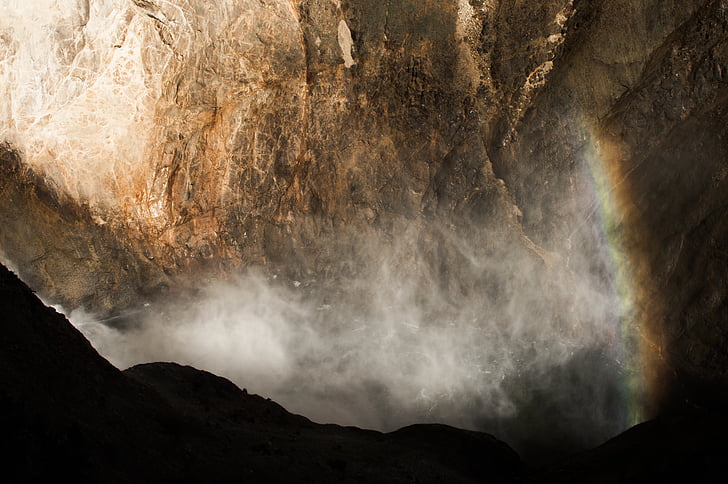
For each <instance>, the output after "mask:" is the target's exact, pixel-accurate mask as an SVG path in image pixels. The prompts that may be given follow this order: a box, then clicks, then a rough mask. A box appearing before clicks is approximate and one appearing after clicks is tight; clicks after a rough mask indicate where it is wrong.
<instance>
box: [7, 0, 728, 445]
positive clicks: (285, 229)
mask: <svg viewBox="0 0 728 484" xmlns="http://www.w3.org/2000/svg"><path fill="white" fill-rule="evenodd" d="M2 5H3V8H4V9H5V10H6V11H7V13H8V14H7V15H5V17H4V18H3V19H2V20H0V79H2V83H1V86H2V87H0V93H1V95H2V96H3V100H4V103H3V107H2V108H0V109H1V110H0V120H1V124H0V141H2V142H3V143H4V145H3V146H2V148H0V150H1V152H0V159H1V160H2V163H1V164H0V170H1V171H2V173H1V176H0V220H2V230H1V231H0V249H1V250H2V253H3V254H4V258H5V259H6V260H7V261H10V262H11V264H12V265H13V266H14V267H16V268H17V269H18V270H19V272H20V274H21V275H22V277H23V278H24V279H25V280H26V281H27V282H28V283H29V285H30V286H31V287H33V288H35V289H36V290H37V291H38V292H39V293H40V294H42V295H43V297H44V298H46V300H48V301H53V302H56V303H60V304H62V305H63V306H64V307H66V308H77V307H85V308H86V310H88V311H92V312H95V313H97V314H101V315H103V316H101V317H116V316H118V315H120V314H124V313H125V312H127V311H128V310H130V309H134V308H139V307H142V306H143V304H145V303H146V304H150V303H155V302H156V301H158V300H161V299H164V298H166V299H167V300H174V298H175V296H180V295H185V297H187V296H188V295H189V291H190V290H195V289H199V288H200V287H202V286H204V285H205V284H208V283H211V284H215V282H214V281H219V280H225V279H229V280H235V277H236V275H237V274H240V273H241V272H244V271H246V270H249V269H251V268H255V270H256V271H258V273H259V274H261V276H260V277H263V278H264V279H266V280H267V281H269V282H270V281H272V280H274V279H275V281H276V282H275V283H276V284H282V285H287V286H286V287H289V289H290V287H294V288H296V289H300V290H299V291H298V292H297V293H296V292H295V291H292V290H291V291H292V292H291V293H289V292H284V295H283V296H280V298H283V299H286V298H294V299H295V298H296V297H300V298H301V299H303V300H311V301H316V302H315V303H312V304H313V305H314V306H315V308H316V310H318V309H320V308H323V309H325V310H322V311H316V310H314V311H310V312H305V317H303V316H300V315H299V316H296V317H294V319H296V318H299V319H306V318H307V317H309V316H311V314H314V315H315V317H316V318H319V319H321V320H322V321H324V323H325V324H326V325H327V327H331V326H332V325H334V326H336V327H339V328H343V329H340V331H343V330H344V329H346V330H347V331H348V330H352V331H353V330H356V329H359V328H358V327H359V320H358V319H357V318H359V319H361V320H364V321H367V322H368V324H369V327H374V329H372V330H371V331H372V332H371V333H366V334H364V335H363V337H366V338H370V339H372V340H375V341H380V340H381V339H377V338H380V337H381V336H382V334H385V333H386V334H390V333H389V331H390V330H391V328H388V329H387V332H385V333H381V334H380V332H378V331H380V330H382V331H384V330H383V329H382V328H381V327H379V326H376V325H375V324H374V323H372V321H375V320H380V319H393V318H394V319H397V320H398V322H397V326H396V328H399V329H396V330H393V331H394V332H395V333H396V338H395V342H397V344H394V345H393V349H392V351H393V352H398V353H407V351H409V350H408V346H407V345H406V344H404V343H403V342H407V341H412V340H414V341H417V342H420V343H421V345H420V346H416V347H417V348H420V349H421V348H422V347H427V348H430V349H431V350H432V352H434V353H436V354H440V355H442V354H444V355H446V356H448V357H451V358H450V363H449V365H451V366H452V367H453V368H460V369H462V368H463V367H465V366H467V365H474V366H477V372H476V371H475V370H473V369H472V368H469V369H468V368H466V370H467V371H469V372H470V373H467V375H468V376H467V377H465V376H463V374H464V373H461V372H460V371H458V372H457V373H455V370H452V371H450V370H449V369H448V368H450V367H449V366H447V365H445V366H447V368H446V369H445V370H442V367H443V365H444V364H443V363H442V361H438V362H437V365H436V367H437V368H438V369H440V370H442V371H441V374H442V378H443V382H444V381H449V382H450V384H449V386H448V385H447V384H445V383H442V385H441V386H440V387H433V389H432V390H433V392H441V393H442V394H448V395H456V396H457V398H456V399H458V400H459V399H460V397H462V396H463V395H464V394H465V393H467V392H465V393H464V391H460V390H459V389H457V388H456V390H452V382H457V383H458V385H459V384H462V385H463V387H464V388H465V387H468V388H470V387H487V388H489V389H491V390H492V391H490V390H489V391H488V392H485V393H478V392H476V396H477V398H476V397H473V398H470V397H472V395H470V394H469V393H468V398H462V402H461V403H460V406H459V407H458V411H457V414H458V415H460V414H464V413H468V414H469V415H471V416H474V417H473V418H475V419H476V420H478V419H480V420H479V421H480V423H473V422H470V421H469V422H465V423H464V424H465V425H469V426H471V427H472V426H477V425H497V423H492V422H491V423H489V418H490V417H488V415H492V414H495V415H497V416H498V417H499V418H501V420H502V418H506V417H507V418H511V417H514V415H515V414H514V410H513V408H517V409H518V412H516V413H517V414H518V416H519V418H522V419H523V418H524V414H528V412H529V410H528V409H533V410H531V411H533V412H536V414H535V415H536V416H538V415H540V416H543V414H544V412H547V413H548V412H549V411H550V410H551V409H556V410H555V413H556V414H558V415H560V418H564V419H567V420H568V419H569V418H572V420H571V421H570V428H571V429H572V431H570V432H571V433H570V434H569V435H570V437H571V438H575V437H574V435H575V431H574V430H573V429H577V428H578V427H579V425H580V422H581V421H582V420H581V419H590V418H591V415H593V414H594V411H593V410H594V409H592V408H589V409H588V410H586V411H585V410H582V412H585V413H583V414H578V412H577V414H575V415H574V416H573V417H567V415H573V412H567V411H565V410H564V409H565V408H567V407H568V408H569V409H571V408H572V407H573V406H574V404H575V402H574V401H573V400H574V398H573V397H568V398H570V401H569V402H568V404H567V403H565V402H564V401H562V400H560V398H562V397H559V396H557V395H555V394H557V393H559V392H561V393H562V394H564V395H571V394H574V393H578V394H583V395H585V397H584V398H585V399H586V400H587V401H589V400H594V399H596V400H599V401H600V402H603V403H600V404H599V405H598V409H597V410H598V411H597V412H596V413H597V414H598V415H600V417H599V419H601V420H602V421H603V422H602V423H600V424H598V426H600V427H599V432H600V433H601V434H603V435H606V436H608V435H610V433H614V431H615V429H617V430H618V429H620V428H623V427H624V426H625V425H626V424H625V422H626V420H628V419H634V418H638V417H636V416H635V412H636V411H635V410H634V409H629V408H623V407H624V405H623V404H620V405H617V406H615V404H614V402H613V400H615V399H616V400H630V401H633V402H634V403H632V404H630V405H633V406H634V405H636V406H637V407H640V408H642V409H644V411H645V412H646V413H647V414H650V413H655V412H658V411H660V410H664V409H666V408H669V407H672V406H675V405H678V404H679V405H683V404H684V403H685V402H686V400H687V401H688V403H689V404H690V405H709V404H711V405H712V404H715V402H718V401H723V400H725V398H726V388H728V374H726V371H727V370H726V369H728V361H726V357H725V356H724V351H723V348H724V347H725V344H726V342H727V341H726V338H728V330H726V326H725V314H727V313H728V311H726V305H727V304H728V303H727V302H726V301H727V300H726V278H727V277H728V276H726V274H728V272H727V271H726V268H727V267H728V251H727V250H726V240H728V233H726V232H727V230H728V228H727V225H726V215H725V214H726V210H725V207H726V204H727V203H728V197H726V195H725V194H726V193H728V192H726V186H725V185H726V174H728V162H726V159H728V158H726V149H728V146H727V145H726V126H727V124H726V121H727V120H726V99H728V98H727V97H726V94H727V93H728V91H726V75H727V74H726V67H727V63H726V61H727V59H726V56H728V48H727V46H726V39H727V38H728V37H727V34H728V30H727V28H726V27H727V25H726V21H727V20H728V10H727V9H728V5H725V4H724V2H722V1H717V0H711V1H691V2H676V1H669V2H664V1H663V2H658V1H650V0H644V1H626V0H624V1H622V0H615V1H609V2H607V1H603V0H581V1H574V0H558V1H557V0H553V1H552V0H550V1H542V2H526V1H515V2H501V1H498V0H490V1H479V0H471V1H469V2H468V1H464V0H460V1H454V0H453V1H437V2H436V1H429V0H418V1H415V0H398V1H388V2H381V1H369V0H358V1H347V0H341V1H334V0H291V1H284V0H226V1H220V2H216V3H215V5H208V4H206V3H203V2H196V1H194V0H175V1H169V2H162V1H147V0H134V1H122V0H115V1H114V0H109V1H103V2H101V1H90V0H89V1H86V0H78V1H77V2H75V3H74V4H73V5H70V4H69V5H68V6H64V7H60V6H58V5H56V3H55V2H52V1H50V0H48V1H46V0H43V1H38V2H34V3H32V4H31V3H29V4H28V5H30V6H29V7H22V6H19V5H18V4H16V3H14V2H9V1H3V2H2ZM286 291H288V289H287V290H286ZM294 293H295V294H298V296H294V295H292V294H294ZM254 294H255V293H254ZM301 294H302V295H301ZM403 307H406V308H416V310H415V314H414V315H413V312H412V310H410V309H407V310H402V309H401V308H403ZM352 308H353V309H352ZM188 309H189V308H188ZM398 311H399V312H398ZM383 313H388V314H386V315H385V314H383ZM392 313H394V316H392ZM352 315H354V316H352ZM175 317H177V316H175ZM201 317H204V316H201ZM402 322H403V323H405V326H402V325H401V324H400V323H402ZM324 323H321V324H324ZM406 324H410V325H412V326H414V327H415V332H416V333H417V334H418V335H422V333H423V332H424V331H425V329H427V328H431V329H427V331H431V334H434V335H435V336H436V337H433V338H434V339H433V340H432V341H438V342H442V341H444V343H443V345H444V346H443V347H437V346H436V345H435V346H434V347H433V344H432V341H431V340H430V339H428V338H429V337H427V336H413V334H414V333H412V332H411V331H412V330H411V329H407V327H406ZM337 325H338V326H337ZM448 325H450V326H448ZM302 326H304V325H303V323H302ZM447 327H454V328H456V329H457V331H454V333H455V334H457V335H458V336H452V335H451V333H449V332H447V331H446V330H445V329H443V328H447ZM403 328H404V329H403ZM423 328H424V329H423ZM470 328H476V329H474V330H471V329H470ZM332 331H333V330H332ZM327 334H328V333H327ZM428 334H430V333H428ZM443 335H446V337H443ZM453 338H454V339H453ZM458 338H460V339H463V340H468V344H467V345H464V344H463V345H461V344H459V343H457V341H460V340H459V339H458ZM317 341H318V340H317ZM330 341H339V340H338V339H334V340H330V339H327V338H323V342H325V343H328V342H330ZM346 341H347V342H346V343H342V345H341V348H339V349H341V350H342V351H344V350H351V349H352V348H353V347H354V346H355V345H354V343H351V342H350V341H349V340H346ZM375 345H378V343H375ZM473 348H479V350H478V351H481V352H483V353H488V352H491V354H493V355H494V356H493V357H492V359H493V360H498V362H497V363H493V365H492V366H488V364H486V362H484V360H486V359H487V358H485V357H482V355H478V356H477V357H472V358H471V356H470V355H468V354H467V352H468V351H470V350H472V349H473ZM499 348H502V351H500V352H499ZM361 351H362V352H363V353H366V352H367V351H375V348H370V347H368V346H365V347H363V348H362V349H361ZM344 352H345V351H344ZM313 353H314V354H317V353H316V352H315V351H313ZM418 354H419V353H417V351H414V352H413V353H412V354H411V355H409V357H410V360H409V361H411V362H412V363H411V364H412V366H413V367H418V365H420V368H421V369H422V371H421V373H418V372H417V370H412V369H410V373H409V374H408V378H409V379H410V380H415V383H414V384H413V385H414V386H413V388H412V389H411V390H412V394H411V395H409V394H407V395H409V397H412V395H414V396H416V395H417V391H416V389H417V386H418V385H419V384H420V382H419V380H420V379H421V380H422V381H427V380H428V379H432V373H431V372H429V373H428V371H426V370H428V369H429V370H431V369H432V366H431V365H429V366H428V363H427V362H428V361H430V360H427V358H425V359H424V360H421V359H418V358H419V357H418V356H417V355H418ZM595 355H596V356H595ZM298 356H299V357H300V359H305V358H306V357H307V356H306V355H298ZM309 356H310V355H309ZM326 356H328V355H326ZM326 356H321V358H320V360H321V361H325V360H326ZM313 358H314V359H315V358H316V357H313ZM321 361H319V362H318V363H315V364H314V366H316V365H318V366H316V367H322V368H327V369H330V367H329V366H327V365H328V363H326V364H324V363H321ZM326 361H328V360H326ZM594 361H596V362H597V363H595V364H594V365H595V366H596V368H594V369H592V370H593V371H592V370H590V371H585V370H584V369H585V368H589V367H590V365H591V364H592V362H594ZM473 362H475V363H473ZM504 362H505V363H504ZM337 364H338V363H337ZM322 365H323V366H322ZM334 366H335V365H334ZM466 370H463V371H466ZM473 372H475V373H477V375H478V376H476V377H473V376H472V374H473ZM386 373H387V371H386V369H384V368H383V369H382V370H381V373H376V374H375V377H374V378H373V380H374V384H372V382H371V381H369V380H368V379H367V378H363V379H362V381H361V383H360V384H361V386H362V388H363V389H364V390H363V392H364V393H367V392H370V393H371V392H375V393H376V392H378V391H383V392H384V393H387V392H390V393H391V392H392V388H394V387H396V386H397V385H395V384H394V382H389V383H392V384H391V385H389V384H388V383H385V384H384V390H382V387H381V386H378V385H377V381H378V380H379V379H380V378H379V377H382V375H385V374H386ZM345 374H348V373H345ZM296 375H298V376H300V375H299V374H296ZM412 375H414V376H412ZM418 375H419V376H418ZM545 375H548V376H549V378H548V381H549V384H548V385H547V386H545V387H539V384H538V382H540V381H542V380H544V376H545ZM420 377H421V378H420ZM382 378H383V377H382ZM434 380H437V378H434ZM491 380H492V381H495V382H496V383H493V382H492V381H491ZM605 382H606V383H605ZM625 382H626V383H625ZM372 385H373V386H372ZM334 386H335V385H334ZM354 386H356V383H354ZM420 386H422V388H423V389H429V388H430V387H428V386H427V384H425V383H422V384H421V385H420ZM455 386H457V385H455ZM404 387H405V388H407V389H409V387H408V386H407V385H405V386H404ZM336 388H339V387H336ZM458 388H459V387H458ZM516 388H519V389H522V388H527V389H528V390H527V391H526V390H516ZM577 389H578V390H577ZM448 392H450V393H448ZM405 393H406V392H405ZM549 394H550V395H549ZM605 394H606V396H605ZM357 395H361V393H357V392H354V393H353V394H352V395H350V396H347V397H346V399H345V401H355V400H357V397H356V396H357ZM503 395H508V398H505V397H503V398H501V397H502V396H503ZM563 398H567V397H563ZM347 399H348V400H347ZM544 399H545V401H546V402H547V403H546V404H544ZM721 399H722V400H721ZM577 400H578V399H577ZM427 402H428V405H427V408H428V412H430V413H427V412H424V410H421V411H420V412H421V413H419V414H417V415H419V416H420V417H422V416H428V417H431V416H434V417H438V416H441V417H442V416H443V415H444V416H445V418H448V417H449V416H450V414H440V413H438V412H439V410H438V409H437V408H435V407H436V406H435V407H433V406H432V405H431V403H432V401H430V400H428V401H427ZM435 402H440V400H437V399H435ZM504 402H505V403H504ZM604 402H606V403H604ZM440 403H441V402H440ZM499 406H505V407H507V408H501V407H499ZM576 406H577V407H578V406H579V404H578V402H576ZM539 407H543V408H539ZM617 407H618V408H617ZM433 408H435V410H432V409H433ZM494 409H496V410H494ZM379 410H380V411H382V412H385V413H386V412H390V413H391V412H392V409H391V408H389V407H387V408H385V409H379ZM423 412H424V413H423ZM395 413H396V412H395ZM627 414H629V415H627ZM504 416H505V417H504ZM514 418H515V417H514ZM395 420H396V419H395ZM501 420H499V421H501ZM525 421H527V419H526V420H524V422H525ZM484 422H485V423H484ZM378 423H379V424H381V422H378ZM457 423H460V424H463V422H461V421H459V422H457ZM375 424H377V423H375ZM388 424H390V423H386V422H385V424H384V425H388ZM524 425H525V423H524ZM514 432H515V431H514ZM516 433H517V432H516Z"/></svg>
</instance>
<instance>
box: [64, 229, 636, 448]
mask: <svg viewBox="0 0 728 484" xmlns="http://www.w3.org/2000/svg"><path fill="white" fill-rule="evenodd" d="M411 248H412V244H405V243H403V244H400V245H399V247H397V248H392V247H391V245H387V247H386V248H385V246H384V244H379V245H377V246H376V247H374V249H376V250H372V251H371V254H378V255H377V256H376V258H373V259H372V265H371V267H372V269H371V270H370V271H369V272H368V273H367V274H366V275H361V276H360V277H358V278H354V279H351V280H349V281H348V282H346V283H344V284H343V285H340V286H339V287H338V288H336V289H332V288H330V287H326V285H325V284H323V283H320V282H318V281H315V280H310V281H285V280H282V279H279V278H272V277H265V276H264V275H262V274H261V273H256V272H249V273H247V274H246V275H242V276H240V277H239V278H238V279H237V280H236V281H235V282H231V283H225V284H222V283H218V284H212V285H209V286H207V287H205V288H204V289H203V290H202V292H201V294H200V295H199V297H198V298H196V299H195V300H191V301H184V302H177V303H176V304H174V305H167V306H165V307H155V306H150V307H148V308H146V309H145V310H144V311H140V312H139V313H138V314H136V315H133V317H132V318H130V319H131V320H135V321H138V324H135V325H133V326H132V327H127V328H125V329H115V328H114V327H113V325H112V326H110V325H109V324H108V322H106V323H104V322H98V321H94V320H93V318H91V317H90V316H89V315H85V314H82V313H79V312H76V313H73V314H71V319H72V320H73V321H74V323H75V324H76V325H77V326H78V327H79V328H80V329H81V330H82V331H83V332H84V333H85V335H86V336H87V337H88V338H89V339H90V340H91V341H92V342H93V343H94V345H95V346H96V348H97V349H98V350H99V352H100V353H101V354H103V355H104V356H106V357H107V358H109V359H110V361H111V362H112V363H114V364H115V365H117V366H119V367H121V368H124V367H127V366H130V365H133V364H136V363H141V362H146V361H159V360H172V361H177V362H180V363H185V364H190V365H193V366H196V367H199V368H204V369H207V370H209V371H212V372H215V373H217V374H220V375H223V376H226V377H228V378H230V379H231V380H233V381H234V382H236V383H237V384H238V385H240V386H241V387H246V388H248V389H249V390H251V391H254V392H256V393H260V394H263V395H266V396H270V397H271V398H273V399H275V400H277V401H278V402H280V403H282V404H283V405H284V406H286V407H287V408H288V409H289V410H291V411H293V412H296V413H301V414H304V415H306V416H308V417H310V418H312V419H313V420H316V421H320V422H335V423H340V424H351V425H358V426H363V427H368V428H377V429H383V430H392V429H395V428H397V427H399V426H402V425H406V424H411V423H415V422H423V421H440V422H446V423H449V424H453V425H457V426H462V427H467V428H473V429H480V430H486V431H490V432H494V433H498V434H499V436H501V437H503V438H510V441H511V442H513V443H514V444H516V445H518V444H519V441H526V440H528V439H529V438H531V437H532V436H533V435H534V434H537V433H538V432H539V430H540V431H541V432H543V430H544V429H546V430H548V431H549V433H550V435H552V436H553V437H554V438H555V439H556V441H554V442H551V444H550V446H551V447H554V446H558V445H560V444H564V442H560V441H559V440H558V439H563V438H564V435H566V439H567V440H568V439H571V440H570V441H569V445H575V446H581V445H589V444H592V443H595V442H598V441H599V440H600V439H603V438H606V437H609V436H611V435H613V434H614V433H615V432H617V431H619V430H621V429H622V428H623V425H624V423H623V405H624V401H623V399H624V397H625V395H624V393H623V391H622V389H621V387H620V378H621V377H620V375H621V373H622V371H623V369H622V368H621V358H622V354H621V349H620V348H621V347H620V341H619V331H618V327H617V325H618V316H619V315H618V314H616V313H615V312H614V309H613V308H614V307H615V306H616V305H615V301H614V299H613V296H611V295H610V294H609V292H608V291H605V287H604V285H603V282H599V280H597V279H594V277H593V276H592V275H590V274H588V273H585V274H584V275H583V276H582V277H578V276H577V275H575V274H574V273H573V272H568V273H567V272H565V271H561V270H559V269H554V268H551V269H545V268H544V267H543V266H542V263H540V262H539V261H538V260H537V259H535V258H521V259H516V258H514V257H510V258H509V257H498V258H497V259H496V258H492V259H491V258H487V259H471V260H470V261H469V262H468V263H469V264H477V266H478V267H479V268H480V270H482V271H484V272H483V273H484V274H488V275H489V277H492V278H494V280H496V281H497V283H498V284H499V285H501V286H502V290H501V291H500V292H499V296H498V297H496V298H493V297H488V296H487V295H485V294H474V295H468V296H461V297H453V295H452V294H451V293H450V292H447V291H444V290H443V288H442V286H441V285H440V284H438V282H437V281H436V280H435V278H434V277H432V276H431V274H430V272H431V271H430V269H429V266H428V264H427V263H426V262H425V261H424V259H423V257H421V256H418V255H415V256H413V255H412V254H411V253H410V254H405V253H404V251H409V250H411ZM373 257H374V256H373ZM404 260H407V261H408V263H407V264H405V265H403V263H402V261H404Z"/></svg>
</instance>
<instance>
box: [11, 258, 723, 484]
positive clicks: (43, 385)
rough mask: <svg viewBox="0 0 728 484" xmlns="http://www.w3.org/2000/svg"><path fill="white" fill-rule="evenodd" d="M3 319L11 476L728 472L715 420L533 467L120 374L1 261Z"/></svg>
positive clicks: (472, 476) (414, 432)
mask: <svg viewBox="0 0 728 484" xmlns="http://www.w3.org/2000/svg"><path fill="white" fill-rule="evenodd" d="M0 314H2V319H1V321H2V328H0V388H2V399H1V400H0V401H1V404H0V426H2V433H3V438H2V439H1V440H0V442H1V443H0V462H1V463H2V466H1V467H0V469H2V470H1V471H0V472H2V474H1V475H0V480H2V481H5V482H16V481H49V480H51V479H52V480H54V481H57V480H59V479H60V480H63V478H64V477H68V478H71V479H73V480H74V481H95V482H139V481H145V482H159V481H165V482H166V481H188V482H203V481H204V482H215V481H218V482H219V481H232V480H235V481H246V482H420V483H425V482H433V483H434V482H447V483H454V482H492V483H510V482H527V481H536V482H647V481H649V480H651V479H650V477H665V478H667V477H671V476H680V477H683V478H685V479H686V480H685V481H684V482H688V481H689V482H713V480H712V479H714V478H715V479H717V477H718V476H724V475H725V471H726V464H725V457H726V456H728V453H727V452H726V442H725V436H726V435H728V433H727V430H728V426H726V421H725V420H724V419H722V418H719V417H716V416H710V417H708V416H706V415H692V416H681V417H673V418H669V419H660V420H656V421H653V422H649V423H647V424H643V425H640V426H637V427H635V428H634V429H632V430H630V431H628V432H626V433H625V434H623V435H621V436H619V437H617V438H615V439H613V440H611V441H610V442H608V443H606V444H604V445H603V446H601V447H599V448H597V449H594V450H592V451H589V452H586V453H584V454H581V455H578V456H575V457H572V458H571V459H568V460H566V461H564V462H560V463H556V464H554V465H553V466H552V467H550V468H549V469H547V470H545V471H540V472H538V473H535V474H534V473H529V472H527V470H526V468H525V467H524V466H523V465H522V464H521V461H520V459H519V457H518V455H517V454H516V453H515V452H514V451H513V450H512V449H510V448H509V447H508V446H507V445H506V444H504V443H503V442H500V441H499V440H497V439H496V438H494V437H492V436H491V435H488V434H484V433H478V432H470V431H465V430H459V429H455V428H452V427H448V426H444V425H415V426H411V427H406V428H404V429H401V430H398V431H396V432H393V433H389V434H382V433H379V432H373V431H367V430H361V429H357V428H350V427H347V428H344V427H340V426H336V425H320V424H316V423H313V422H311V421H310V420H308V419H306V418H304V417H301V416H298V415H293V414H291V413H289V412H287V411H286V410H285V409H284V408H283V407H281V406H280V405H278V404H276V403H274V402H272V401H270V400H268V399H264V398H262V397H259V396H257V395H251V394H248V393H247V392H246V391H245V390H240V389H239V388H238V387H236V386H235V385H234V384H233V383H231V382H230V381H228V380H226V379H224V378H220V377H217V376H215V375H212V374H210V373H207V372H204V371H199V370H196V369H194V368H191V367H185V366H180V365H177V364H174V363H153V364H145V365H139V366H135V367H133V368H130V369H128V370H126V371H124V372H121V371H119V370H118V369H116V368H115V367H113V366H112V365H111V364H110V363H109V362H107V361H106V360H105V359H104V358H102V357H101V356H99V355H98V353H96V351H95V350H94V349H93V348H92V347H91V345H90V344H89V342H88V341H87V340H86V339H85V338H84V337H83V336H82V335H81V334H80V333H79V332H78V331H77V330H76V329H75V328H73V326H71V325H70V323H69V322H68V321H67V320H66V319H65V318H64V317H63V316H62V315H60V314H58V313H57V312H56V311H55V310H53V309H51V308H48V307H45V306H44V305H43V304H42V303H41V302H40V300H39V299H38V298H37V297H36V296H35V295H34V294H33V292H32V291H31V290H30V289H29V288H28V287H27V286H26V285H25V284H24V283H23V282H21V281H20V280H19V279H18V278H17V277H16V276H15V275H14V274H12V273H11V272H10V271H8V270H7V269H6V268H5V267H3V266H0ZM716 482H717V480H716Z"/></svg>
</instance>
